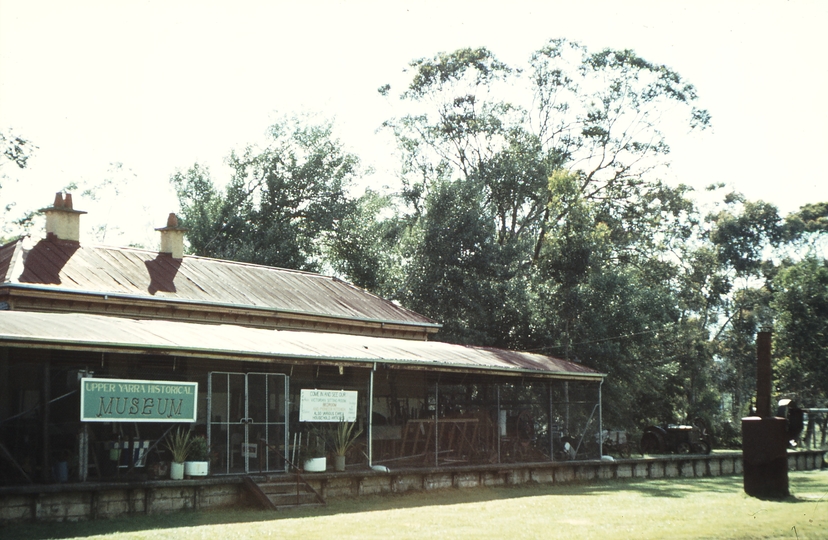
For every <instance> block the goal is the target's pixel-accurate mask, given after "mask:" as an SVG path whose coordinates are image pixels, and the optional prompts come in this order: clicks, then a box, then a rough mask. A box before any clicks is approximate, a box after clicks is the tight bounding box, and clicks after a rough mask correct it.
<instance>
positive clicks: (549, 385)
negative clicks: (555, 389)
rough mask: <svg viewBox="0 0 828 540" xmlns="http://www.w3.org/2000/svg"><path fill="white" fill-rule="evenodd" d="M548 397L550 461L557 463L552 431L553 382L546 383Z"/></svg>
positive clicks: (553, 432)
mask: <svg viewBox="0 0 828 540" xmlns="http://www.w3.org/2000/svg"><path fill="white" fill-rule="evenodd" d="M546 395H547V398H548V401H549V420H548V422H547V425H548V426H549V460H550V461H555V431H554V430H553V429H552V381H546Z"/></svg>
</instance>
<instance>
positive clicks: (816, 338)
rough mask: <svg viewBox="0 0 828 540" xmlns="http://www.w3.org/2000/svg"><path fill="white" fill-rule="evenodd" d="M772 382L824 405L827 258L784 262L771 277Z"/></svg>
mask: <svg viewBox="0 0 828 540" xmlns="http://www.w3.org/2000/svg"><path fill="white" fill-rule="evenodd" d="M772 283H773V289H774V290H773V302H772V306H773V308H774V310H775V313H776V324H775V325H774V330H775V333H776V335H775V337H774V349H775V353H774V356H775V357H776V358H778V359H779V360H778V363H777V373H778V374H779V382H778V385H779V386H780V387H781V389H782V390H783V392H785V393H787V394H788V395H790V396H792V397H795V398H796V399H797V401H798V402H799V403H800V404H804V405H808V406H821V407H824V406H826V405H828V260H825V259H818V258H816V257H806V258H804V259H802V260H801V261H798V262H795V263H794V262H786V264H784V265H783V266H782V268H781V269H780V270H779V272H778V273H777V274H776V276H775V277H774V279H773V282H772Z"/></svg>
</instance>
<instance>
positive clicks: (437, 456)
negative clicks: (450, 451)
mask: <svg viewBox="0 0 828 540" xmlns="http://www.w3.org/2000/svg"><path fill="white" fill-rule="evenodd" d="M439 416H440V376H439V375H437V382H435V383H434V466H435V467H437V466H438V465H440V461H439V459H440V443H439V441H438V440H437V437H439V436H440V430H439V426H438V425H437V423H438V422H439Z"/></svg>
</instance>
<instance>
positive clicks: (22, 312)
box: [0, 194, 603, 485]
mask: <svg viewBox="0 0 828 540" xmlns="http://www.w3.org/2000/svg"><path fill="white" fill-rule="evenodd" d="M44 213H45V214H46V237H45V238H44V239H41V240H39V241H35V240H33V239H31V238H21V239H19V240H17V241H14V242H11V243H9V244H7V245H5V246H2V247H0V484H3V485H15V484H17V483H20V484H24V483H31V482H34V483H38V482H39V483H54V482H62V481H85V480H87V479H89V478H90V477H93V478H108V477H119V476H120V477H123V476H128V475H139V476H142V477H146V476H149V477H151V476H152V475H153V474H158V471H159V470H160V469H161V467H160V465H159V466H156V465H155V464H156V463H157V464H161V463H164V462H165V461H168V460H169V455H168V453H166V452H165V450H164V445H163V444H159V443H160V442H161V441H163V440H164V437H165V436H166V435H167V434H168V433H169V432H170V430H171V428H175V427H177V426H186V427H188V428H189V429H192V430H193V431H194V432H195V433H197V434H199V435H203V436H205V437H207V439H208V441H209V445H210V451H211V455H210V461H211V474H213V475H221V474H244V473H247V472H251V471H265V472H278V471H287V470H289V468H290V463H289V461H290V462H298V461H299V456H298V454H297V452H299V451H301V449H302V447H303V446H304V447H305V448H306V449H307V447H308V441H309V437H310V436H311V435H310V434H311V433H319V432H320V431H321V428H322V427H324V426H328V427H330V426H333V425H335V424H336V422H337V421H338V420H353V421H354V422H356V424H357V425H358V426H359V428H360V429H362V435H361V437H360V439H359V441H358V444H357V445H355V446H354V447H353V448H351V449H350V451H349V453H348V455H347V460H348V467H353V468H359V467H376V466H378V465H383V466H385V467H394V466H396V465H398V464H399V465H402V464H404V465H405V466H408V467H411V466H415V467H416V466H418V465H422V466H428V467H451V466H452V465H455V464H468V463H498V462H519V461H544V460H555V459H560V458H561V457H563V456H565V457H567V458H571V457H573V456H577V457H598V456H600V445H597V444H596V443H595V440H596V435H597V434H598V433H600V431H601V407H600V387H601V382H602V380H603V375H602V374H600V373H597V372H595V371H593V370H591V369H588V368H586V367H584V366H582V365H579V364H575V363H571V362H567V361H564V360H561V359H558V358H553V357H550V356H545V355H539V354H532V353H526V352H516V351H508V350H500V349H492V348H483V347H469V346H461V345H452V344H447V343H442V342H439V341H435V340H434V338H435V335H436V334H437V332H438V331H439V329H440V325H439V324H438V323H437V322H435V321H433V320H430V319H428V318H427V317H424V316H422V315H420V314H417V313H414V312H412V311H410V310H407V309H405V308H403V307H401V306H399V305H397V304H395V303H394V302H391V301H387V300H385V299H382V298H379V297H377V296H375V295H373V294H371V293H369V292H367V291H364V290H362V289H359V288H357V287H354V286H353V285H351V284H348V283H346V282H343V281H342V280H339V279H336V278H332V277H326V276H322V275H318V274H312V273H306V272H298V271H293V270H285V269H280V268H271V267H264V266H257V265H253V264H247V263H239V262H233V261H224V260H215V259H209V258H203V257H194V256H186V255H184V254H183V251H184V234H185V230H184V229H182V228H180V227H179V226H178V224H177V220H176V218H175V216H174V215H170V218H169V220H168V223H167V225H166V226H165V227H162V228H159V229H158V231H159V233H160V235H161V242H160V245H161V249H160V251H159V252H153V251H148V250H143V249H133V248H115V247H106V246H93V245H85V244H82V243H80V241H79V240H80V238H79V230H80V227H79V220H80V219H81V215H82V214H83V212H80V211H77V210H74V209H73V207H72V200H71V196H70V195H66V196H65V197H64V196H63V195H62V194H58V195H57V196H56V199H55V202H54V204H53V205H52V206H50V207H49V208H46V209H44ZM193 383H195V384H193ZM567 437H569V438H567ZM567 441H569V442H570V443H571V444H570V445H569V446H566V449H565V445H566V442H567Z"/></svg>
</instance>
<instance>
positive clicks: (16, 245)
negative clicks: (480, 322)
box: [0, 239, 440, 331]
mask: <svg viewBox="0 0 828 540" xmlns="http://www.w3.org/2000/svg"><path fill="white" fill-rule="evenodd" d="M30 244H31V242H30V241H27V239H20V240H17V241H15V242H12V243H10V244H7V245H5V246H2V247H0V287H15V286H17V287H21V288H23V287H34V288H37V289H39V290H51V291H63V292H73V293H81V294H93V295H97V296H101V297H105V296H107V295H108V296H123V297H128V298H139V299H153V300H162V301H166V302H176V301H184V302H191V303H195V304H202V305H213V306H228V307H242V308H245V309H251V310H269V311H279V312H283V313H294V314H297V313H298V314H303V315H313V316H320V317H330V318H335V319H347V320H356V321H372V322H380V323H391V324H401V325H411V326H415V327H422V328H429V329H431V331H434V329H435V328H438V327H439V326H440V325H439V324H437V323H436V322H435V321H433V320H431V319H429V318H428V317H425V316H423V315H420V314H418V313H415V312H413V311H411V310H408V309H405V308H403V307H401V306H398V305H396V304H395V303H393V302H391V301H388V300H385V299H383V298H380V297H378V296H376V295H374V294H371V293H369V292H368V291H365V290H363V289H360V288H358V287H356V286H354V285H351V284H349V283H346V282H344V281H342V280H339V279H337V278H333V277H328V276H323V275H320V274H313V273H309V272H300V271H296V270H285V269H281V268H273V267H267V266H260V265H255V264H248V263H240V262H234V261H224V260H218V259H210V258H205V257H194V256H185V257H183V258H182V259H174V258H173V257H171V256H169V255H168V254H159V253H157V252H154V251H149V250H143V249H134V248H118V247H107V246H87V245H80V244H78V243H77V242H68V241H61V240H55V239H44V240H40V241H39V242H37V243H36V244H34V245H30Z"/></svg>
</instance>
